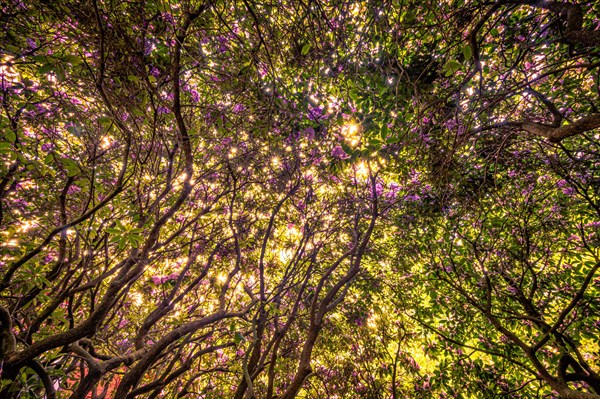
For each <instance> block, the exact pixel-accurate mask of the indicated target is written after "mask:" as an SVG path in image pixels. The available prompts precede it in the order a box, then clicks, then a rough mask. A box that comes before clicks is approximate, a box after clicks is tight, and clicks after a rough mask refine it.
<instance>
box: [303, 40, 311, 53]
mask: <svg viewBox="0 0 600 399" xmlns="http://www.w3.org/2000/svg"><path fill="white" fill-rule="evenodd" d="M309 51H310V43H307V44H305V45H304V46H302V55H306V54H308V52H309Z"/></svg>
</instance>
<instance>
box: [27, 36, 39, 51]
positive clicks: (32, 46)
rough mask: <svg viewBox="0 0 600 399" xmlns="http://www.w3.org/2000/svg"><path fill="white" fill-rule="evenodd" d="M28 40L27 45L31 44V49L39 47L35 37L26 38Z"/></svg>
mask: <svg viewBox="0 0 600 399" xmlns="http://www.w3.org/2000/svg"><path fill="white" fill-rule="evenodd" d="M26 42H27V45H28V46H29V48H30V49H32V50H34V49H36V48H37V44H36V43H35V39H32V38H28V39H27V40H26Z"/></svg>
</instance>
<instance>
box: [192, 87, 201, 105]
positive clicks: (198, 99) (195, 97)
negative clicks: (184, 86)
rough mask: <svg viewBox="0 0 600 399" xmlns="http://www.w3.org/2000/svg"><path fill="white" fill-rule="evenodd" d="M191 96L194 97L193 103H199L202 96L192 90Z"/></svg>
mask: <svg viewBox="0 0 600 399" xmlns="http://www.w3.org/2000/svg"><path fill="white" fill-rule="evenodd" d="M190 95H191V96H192V101H193V102H195V103H197V102H199V101H200V94H198V92H197V91H196V90H190Z"/></svg>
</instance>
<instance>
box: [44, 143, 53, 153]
mask: <svg viewBox="0 0 600 399" xmlns="http://www.w3.org/2000/svg"><path fill="white" fill-rule="evenodd" d="M53 149H54V144H52V143H44V144H42V151H44V152H50V151H52V150H53Z"/></svg>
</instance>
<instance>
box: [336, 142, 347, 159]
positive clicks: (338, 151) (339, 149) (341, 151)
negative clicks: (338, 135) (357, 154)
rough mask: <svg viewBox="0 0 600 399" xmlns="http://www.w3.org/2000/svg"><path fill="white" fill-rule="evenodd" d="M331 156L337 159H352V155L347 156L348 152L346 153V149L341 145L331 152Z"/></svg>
mask: <svg viewBox="0 0 600 399" xmlns="http://www.w3.org/2000/svg"><path fill="white" fill-rule="evenodd" d="M331 156H332V157H334V158H337V159H348V158H350V155H348V154H346V151H344V149H343V148H342V146H340V145H336V146H335V147H333V150H331Z"/></svg>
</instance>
